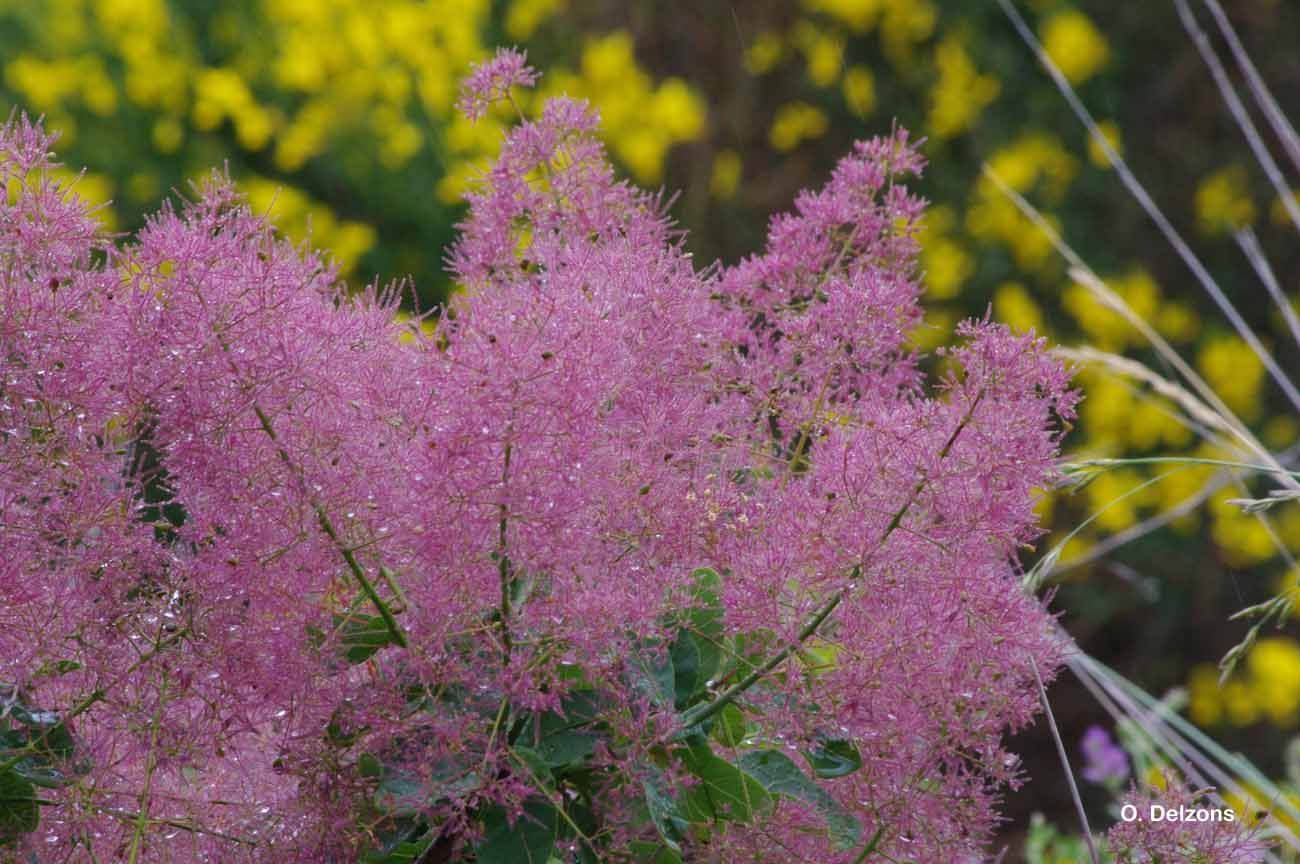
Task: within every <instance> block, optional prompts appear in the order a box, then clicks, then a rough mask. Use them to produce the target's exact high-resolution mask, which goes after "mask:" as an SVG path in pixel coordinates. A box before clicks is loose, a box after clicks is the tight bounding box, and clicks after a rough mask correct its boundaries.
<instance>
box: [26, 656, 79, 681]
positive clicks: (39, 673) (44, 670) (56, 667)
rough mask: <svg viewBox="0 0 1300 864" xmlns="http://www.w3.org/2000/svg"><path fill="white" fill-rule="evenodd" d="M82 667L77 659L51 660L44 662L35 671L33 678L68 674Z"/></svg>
mask: <svg viewBox="0 0 1300 864" xmlns="http://www.w3.org/2000/svg"><path fill="white" fill-rule="evenodd" d="M80 668H81V664H80V663H78V662H77V661H75V660H51V661H47V662H45V663H42V664H41V665H40V666H39V667H38V668H37V670H36V671H35V672H33V673H32V677H33V678H45V677H49V678H57V677H59V676H60V675H67V674H68V673H69V672H76V671H77V670H78V669H80Z"/></svg>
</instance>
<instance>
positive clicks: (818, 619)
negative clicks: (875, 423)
mask: <svg viewBox="0 0 1300 864" xmlns="http://www.w3.org/2000/svg"><path fill="white" fill-rule="evenodd" d="M984 393H985V391H984V390H980V391H979V393H977V394H976V395H975V398H974V399H973V400H971V404H970V407H968V408H967V409H966V413H965V414H964V415H962V418H961V421H960V422H958V423H957V427H956V428H955V429H953V430H952V434H951V435H949V436H948V440H947V441H945V442H944V445H943V448H942V449H940V451H939V461H943V460H944V459H945V458H947V456H948V454H949V453H950V452H952V448H953V445H954V444H956V443H957V437H958V436H959V435H961V433H962V430H963V429H965V428H966V426H967V425H968V424H969V423H970V421H971V418H972V417H973V416H975V409H976V408H978V407H979V404H980V402H982V401H983V400H984ZM928 482H929V478H928V477H926V476H925V475H922V476H921V479H920V480H918V481H917V483H916V486H915V488H913V490H912V494H911V495H910V496H908V498H907V501H905V502H904V503H903V505H902V506H901V507H899V508H898V511H897V512H896V513H894V515H893V517H892V518H891V519H890V520H889V524H888V525H887V526H886V527H885V533H884V534H883V535H882V536H881V538H880V542H879V543H877V544H876V548H877V549H879V548H881V547H883V546H884V545H885V541H886V540H888V539H889V537H890V535H891V534H893V533H894V531H895V530H897V529H898V526H900V525H901V524H903V518H904V517H905V516H906V515H907V513H908V511H909V510H911V509H912V505H913V504H914V503H915V502H916V499H917V496H919V495H920V494H921V490H923V489H924V488H925V484H926V483H928ZM864 565H865V562H864ZM857 569H859V570H862V569H865V566H860V567H859V568H857ZM848 591H849V586H845V587H843V588H841V589H840V590H838V591H836V592H835V593H834V594H833V595H832V596H831V598H830V599H829V600H827V601H826V602H825V603H823V604H822V605H821V607H820V608H818V609H817V611H816V612H814V613H813V616H812V617H811V618H810V619H808V623H806V624H805V625H804V626H803V629H802V630H800V631H799V635H798V636H797V637H796V639H795V641H794V642H791V643H790V644H789V645H786V646H785V647H784V648H782V649H781V650H780V651H778V652H776V653H775V654H773V655H772V656H771V657H770V658H769V659H768V660H767V662H765V663H764V664H763V665H762V666H759V667H758V668H756V669H755V670H754V671H753V672H750V673H749V674H748V675H746V676H745V677H744V678H742V679H741V680H740V681H737V682H736V683H735V684H733V685H731V686H730V687H728V688H727V689H726V690H724V691H723V692H722V693H721V694H720V695H719V696H718V698H717V699H714V700H713V701H712V702H707V703H702V704H700V705H696V706H695V707H694V708H692V709H690V710H689V711H687V712H685V713H684V714H682V715H681V728H682V729H689V728H691V727H692V726H695V725H697V724H699V723H701V722H703V721H705V720H707V719H709V718H710V717H712V716H713V715H714V714H717V713H718V712H719V711H721V710H722V709H723V708H725V707H727V706H728V705H730V704H731V703H732V702H735V701H736V699H737V698H739V697H740V695H741V694H743V693H744V692H745V691H746V690H748V689H749V688H750V687H753V686H754V685H755V684H757V683H758V682H759V681H760V680H762V679H763V677H764V676H766V675H767V674H768V673H770V672H771V671H772V670H774V669H776V668H777V667H778V666H780V665H781V664H782V663H784V662H785V661H786V660H788V659H789V658H790V655H791V654H794V653H795V652H796V651H798V650H799V647H800V646H801V645H803V643H804V642H806V641H808V639H809V638H811V637H812V635H813V634H814V633H816V632H817V628H819V627H821V625H822V624H823V623H825V621H826V619H827V618H829V617H830V614H831V613H832V612H834V611H835V608H836V607H837V606H839V605H840V603H842V602H844V598H845V597H846V596H847V595H848Z"/></svg>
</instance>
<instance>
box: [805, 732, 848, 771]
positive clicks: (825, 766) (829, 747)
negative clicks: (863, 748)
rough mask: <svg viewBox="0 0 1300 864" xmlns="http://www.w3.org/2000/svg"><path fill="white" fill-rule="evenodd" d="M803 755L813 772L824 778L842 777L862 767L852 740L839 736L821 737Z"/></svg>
mask: <svg viewBox="0 0 1300 864" xmlns="http://www.w3.org/2000/svg"><path fill="white" fill-rule="evenodd" d="M804 756H805V757H807V759H808V764H809V765H810V766H812V770H813V773H814V774H816V775H817V776H818V777H824V778H826V779H832V778H835V777H844V776H846V775H849V774H852V773H853V772H854V771H857V770H858V769H859V768H861V767H862V754H861V753H859V752H858V748H857V747H855V746H854V745H853V742H852V741H845V740H843V739H841V738H827V739H823V740H822V741H819V742H818V744H817V746H816V747H814V748H813V749H812V750H810V751H809V752H807V753H805V754H804Z"/></svg>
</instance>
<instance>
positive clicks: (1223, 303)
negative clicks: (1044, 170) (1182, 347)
mask: <svg viewBox="0 0 1300 864" xmlns="http://www.w3.org/2000/svg"><path fill="white" fill-rule="evenodd" d="M997 3H998V5H999V6H1001V7H1002V10H1003V12H1005V13H1006V15H1007V18H1009V19H1010V21H1011V23H1012V25H1013V26H1014V27H1015V29H1016V32H1017V33H1018V34H1020V37H1021V39H1022V40H1024V43H1025V44H1026V45H1028V46H1029V49H1030V50H1031V51H1033V52H1034V54H1035V56H1037V57H1038V60H1039V62H1040V63H1041V64H1042V65H1043V68H1044V69H1046V70H1047V73H1048V75H1049V76H1050V77H1051V79H1052V81H1053V82H1054V83H1055V84H1056V86H1057V89H1058V90H1060V92H1061V95H1062V96H1063V97H1064V98H1065V102H1066V104H1067V105H1069V106H1070V109H1071V110H1072V111H1073V112H1074V114H1075V116H1076V117H1078V118H1079V121H1080V122H1081V123H1082V124H1083V125H1084V126H1085V127H1086V128H1087V130H1088V132H1089V134H1090V135H1091V136H1092V140H1093V141H1094V142H1095V143H1096V144H1097V146H1098V147H1100V148H1101V150H1102V152H1103V153H1105V154H1106V158H1107V160H1109V162H1110V164H1111V166H1112V167H1113V168H1114V169H1115V173H1116V174H1117V175H1118V177H1119V179H1120V182H1121V183H1123V184H1124V188H1125V189H1127V190H1128V191H1129V194H1130V195H1132V196H1133V198H1134V200H1136V201H1137V202H1138V204H1139V205H1140V206H1141V207H1142V209H1143V210H1144V211H1146V214H1147V216H1148V217H1150V219H1151V221H1152V222H1154V223H1155V225H1156V227H1157V228H1158V229H1159V230H1160V233H1161V234H1162V235H1163V236H1164V238H1165V240H1166V241H1167V242H1168V243H1169V245H1170V246H1172V247H1173V249H1174V251H1175V252H1176V253H1177V254H1178V257H1179V258H1181V259H1182V260H1183V263H1184V264H1185V265H1187V269H1189V270H1191V271H1192V275H1193V276H1195V277H1196V281H1197V282H1199V283H1200V285H1201V287H1202V288H1204V289H1205V293H1207V294H1209V295H1210V298H1211V299H1212V300H1213V301H1214V303H1215V305H1216V306H1218V307H1219V310H1220V311H1221V312H1223V314H1224V317H1226V318H1227V319H1228V321H1229V322H1230V323H1231V324H1232V327H1233V329H1234V330H1236V331H1237V335H1238V336H1240V337H1241V338H1242V340H1243V341H1244V342H1245V343H1246V344H1247V345H1249V346H1250V349H1251V351H1253V352H1254V353H1255V356H1257V357H1258V358H1259V360H1260V362H1261V363H1263V364H1264V368H1265V369H1267V370H1268V373H1269V375H1270V376H1271V377H1272V378H1273V380H1274V381H1275V382H1277V385H1278V387H1280V388H1281V389H1282V392H1283V393H1285V394H1286V397H1287V399H1288V400H1290V402H1291V404H1292V405H1294V406H1296V408H1297V409H1300V390H1297V389H1296V386H1295V384H1294V383H1292V381H1291V379H1290V377H1289V376H1288V375H1287V374H1286V372H1285V371H1283V369H1282V367H1280V366H1279V365H1278V364H1277V361H1276V360H1274V359H1273V355H1272V354H1270V353H1269V351H1268V349H1267V348H1265V347H1264V345H1263V343H1262V342H1260V340H1259V337H1258V336H1256V335H1255V332H1254V330H1252V329H1251V327H1250V325H1249V324H1247V323H1246V321H1245V320H1244V319H1243V318H1242V317H1241V314H1240V313H1239V312H1238V311H1237V308H1236V307H1235V306H1234V305H1233V304H1232V302H1231V301H1230V300H1229V299H1228V297H1227V295H1226V294H1224V293H1223V289H1222V288H1220V287H1219V284H1218V282H1216V281H1215V279H1214V277H1213V276H1212V275H1210V271H1209V270H1208V269H1206V267H1205V265H1204V264H1203V263H1202V262H1201V259H1200V258H1198V257H1197V255H1196V253H1195V252H1193V251H1192V247H1191V246H1190V245H1188V243H1187V241H1186V240H1184V239H1183V237H1182V235H1181V234H1179V233H1178V230H1177V229H1176V228H1174V226H1173V223H1172V222H1170V221H1169V218H1168V217H1167V216H1165V214H1164V211H1163V210H1161V209H1160V207H1159V205H1157V204H1156V202H1155V200H1154V199H1152V197H1151V195H1150V193H1148V192H1147V190H1146V187H1145V186H1143V185H1142V183H1141V181H1139V180H1138V179H1137V176H1136V175H1134V173H1133V171H1132V170H1131V169H1130V168H1129V166H1128V163H1127V162H1125V161H1124V157H1122V156H1120V155H1119V153H1118V152H1117V151H1116V150H1115V148H1114V147H1112V146H1111V144H1110V142H1109V141H1108V140H1107V139H1106V136H1105V135H1103V134H1102V132H1101V129H1100V128H1098V126H1097V123H1096V121H1095V120H1094V119H1093V117H1092V114H1091V113H1090V112H1089V111H1088V109H1087V108H1086V107H1084V104H1083V102H1082V101H1081V100H1080V99H1079V94H1078V93H1076V92H1075V90H1074V88H1073V87H1072V86H1070V82H1069V81H1068V80H1067V79H1066V77H1065V75H1064V73H1062V72H1061V70H1060V69H1059V68H1058V67H1057V65H1056V64H1055V63H1054V62H1053V61H1052V58H1051V57H1049V56H1048V54H1047V51H1046V50H1044V48H1043V46H1042V44H1041V43H1040V42H1039V41H1038V39H1037V37H1035V36H1034V32H1033V30H1031V29H1030V27H1029V25H1028V24H1026V23H1025V19H1024V18H1023V17H1021V15H1020V13H1019V12H1018V11H1016V8H1015V5H1014V4H1013V3H1012V2H1011V0H997Z"/></svg>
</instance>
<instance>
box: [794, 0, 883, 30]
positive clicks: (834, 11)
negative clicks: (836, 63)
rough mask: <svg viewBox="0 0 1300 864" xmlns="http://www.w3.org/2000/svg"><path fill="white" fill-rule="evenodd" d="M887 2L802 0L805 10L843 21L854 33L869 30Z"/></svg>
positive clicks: (880, 0) (867, 0) (879, 0)
mask: <svg viewBox="0 0 1300 864" xmlns="http://www.w3.org/2000/svg"><path fill="white" fill-rule="evenodd" d="M886 2H887V0H803V5H804V8H805V9H808V10H809V11H812V12H822V13H825V14H826V15H829V16H831V17H832V18H838V19H839V20H840V21H843V22H844V23H845V24H847V25H849V27H850V28H851V29H852V30H853V31H854V32H855V33H865V32H867V31H868V30H870V29H871V26H872V25H873V24H874V23H875V21H876V16H877V15H879V14H880V10H881V7H882V6H884V5H885V3H886Z"/></svg>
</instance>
